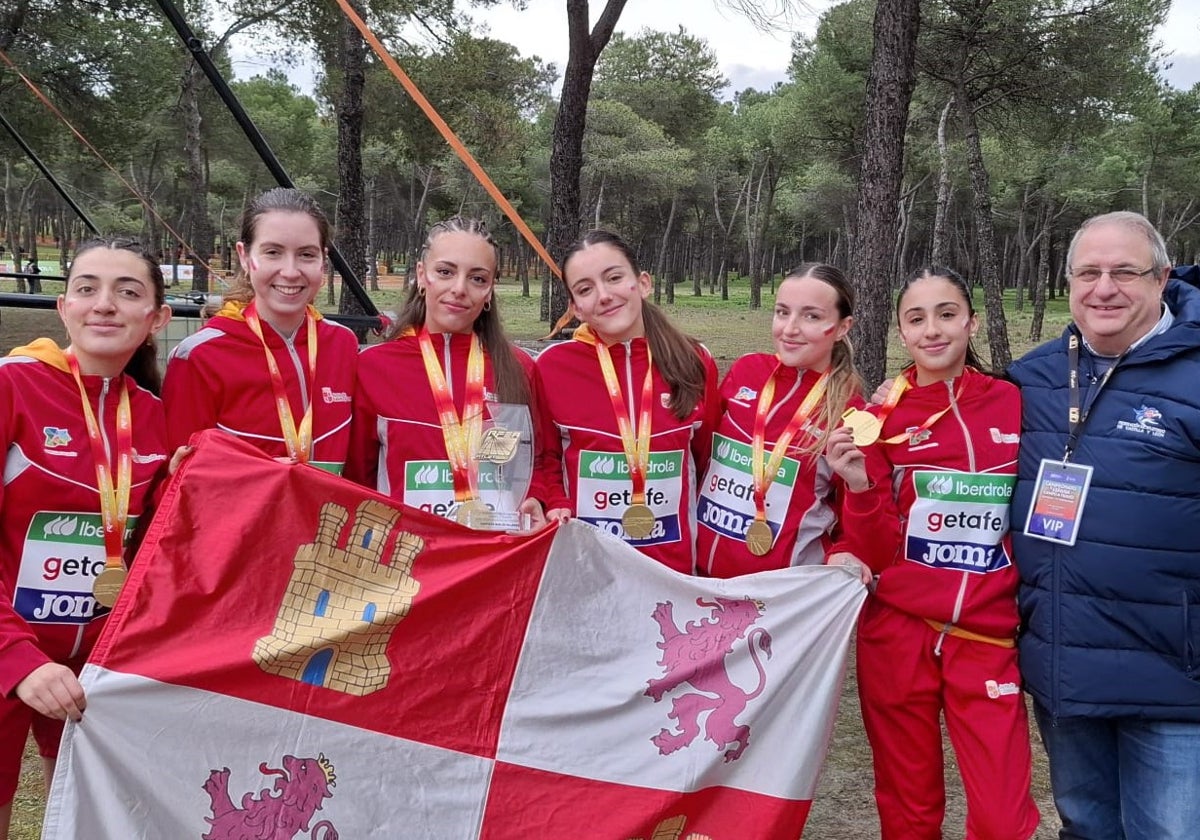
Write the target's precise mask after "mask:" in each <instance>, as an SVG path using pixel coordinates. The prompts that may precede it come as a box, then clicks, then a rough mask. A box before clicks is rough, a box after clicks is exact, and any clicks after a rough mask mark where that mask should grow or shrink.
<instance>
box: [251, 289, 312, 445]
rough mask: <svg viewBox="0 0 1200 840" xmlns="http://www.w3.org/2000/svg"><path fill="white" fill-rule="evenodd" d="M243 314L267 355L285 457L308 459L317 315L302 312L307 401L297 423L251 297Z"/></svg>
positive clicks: (310, 439)
mask: <svg viewBox="0 0 1200 840" xmlns="http://www.w3.org/2000/svg"><path fill="white" fill-rule="evenodd" d="M244 317H245V319H246V324H247V325H248V326H249V327H250V331H251V332H252V333H254V334H255V335H256V336H258V341H259V343H260V344H262V349H263V354H264V355H266V357H267V369H268V370H269V371H270V372H271V390H272V391H273V392H274V394H275V410H276V411H277V412H278V413H279V428H280V429H281V430H282V431H283V441H284V443H285V444H286V445H287V452H288V457H289V458H291V459H292V460H293V461H299V462H300V463H308V459H309V457H310V456H311V455H312V448H313V431H312V427H313V401H314V399H315V395H314V394H313V389H314V388H316V384H317V319H316V318H314V317H313V316H312V313H311V312H305V313H304V322H305V324H306V325H307V327H308V405H307V406H305V408H304V417H303V418H301V420H300V425H299V426H297V425H296V422H295V419H294V416H293V415H292V405H291V403H290V402H288V396H287V391H286V390H285V389H284V387H283V374H281V373H280V372H279V365H278V364H276V362H275V354H274V353H272V352H271V348H270V347H268V346H267V340H266V339H265V338H263V329H262V323H261V322H260V321H259V317H258V310H257V308H255V306H254V302H253V301H251V302H250V304H249V305H248V306H247V307H246V310H245V314H244Z"/></svg>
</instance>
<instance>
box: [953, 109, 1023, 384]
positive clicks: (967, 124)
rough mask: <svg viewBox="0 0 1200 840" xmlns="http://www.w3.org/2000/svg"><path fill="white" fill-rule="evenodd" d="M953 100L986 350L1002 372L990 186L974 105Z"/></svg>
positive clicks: (1004, 345) (1000, 295) (1004, 360)
mask: <svg viewBox="0 0 1200 840" xmlns="http://www.w3.org/2000/svg"><path fill="white" fill-rule="evenodd" d="M957 100H958V102H959V111H960V112H961V113H962V118H963V135H964V139H965V140H966V146H967V169H968V170H969V171H970V173H971V192H972V201H971V208H972V210H973V211H974V212H973V215H974V217H975V240H976V243H975V244H976V252H977V253H978V254H979V279H980V280H981V281H982V283H983V298H984V304H985V306H984V308H985V311H986V312H987V331H988V349H989V350H990V351H991V365H992V369H993V370H998V371H999V370H1006V369H1007V368H1008V366H1009V364H1010V363H1011V362H1012V351H1011V349H1010V348H1009V344H1008V323H1007V320H1006V318H1005V316H1004V288H1003V283H1002V281H1001V278H1000V269H999V267H998V266H997V259H996V228H995V223H994V222H993V220H992V196H991V183H990V179H989V177H988V171H987V166H986V165H985V163H984V160H983V146H982V144H981V143H980V141H979V126H978V124H977V123H976V122H975V103H973V102H972V101H971V100H970V98H969V97H967V96H966V95H965V92H964V91H963V90H962V89H960V90H959V92H958V96H957Z"/></svg>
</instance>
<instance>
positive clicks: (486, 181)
mask: <svg viewBox="0 0 1200 840" xmlns="http://www.w3.org/2000/svg"><path fill="white" fill-rule="evenodd" d="M337 4H338V5H339V6H341V8H342V12H343V13H344V14H345V15H346V17H347V18H348V19H349V21H350V22H351V23H353V24H354V26H355V28H357V29H358V31H359V32H360V33H361V34H362V36H363V39H364V40H366V42H367V43H368V44H370V45H371V49H372V50H374V51H375V54H376V55H377V56H379V60H380V61H382V62H383V63H384V66H386V67H387V68H388V69H389V70H391V71H392V75H393V76H395V77H396V81H398V82H400V84H401V85H403V86H404V89H405V90H406V91H408V95H409V96H411V97H412V98H413V101H414V102H416V103H417V105H419V106H420V107H421V110H422V111H424V112H425V116H427V117H429V121H430V122H431V123H433V125H434V128H436V129H437V130H438V132H439V133H440V134H441V135H442V137H444V138H445V140H446V142H447V143H449V144H450V148H451V149H453V150H454V153H455V154H456V155H458V157H459V160H461V161H462V162H463V163H464V164H465V165H466V167H467V169H469V170H471V174H472V175H474V176H475V178H476V180H478V181H479V183H480V184H481V185H483V188H484V189H485V190H487V193H488V195H490V196H491V197H492V200H493V201H495V202H496V204H497V206H499V208H500V209H501V210H502V211H504V215H505V216H507V217H508V220H509V221H510V222H512V223H513V226H514V227H516V229H517V230H518V231H520V232H521V235H522V236H523V237H525V241H526V242H528V243H529V244H530V245H531V246H532V247H533V250H534V251H536V252H537V255H538V256H539V257H541V258H542V261H543V262H544V263H546V265H548V266H549V267H550V270H551V271H553V272H554V276H555V277H562V272H560V271H559V269H558V263H556V262H555V261H554V259H553V258H552V257H551V256H550V253H549V252H548V251H547V250H546V248H545V246H544V245H542V242H541V240H540V239H538V238H537V234H535V233H534V232H533V231H532V230H530V229H529V225H527V224H525V220H524V219H522V218H521V214H520V213H518V212H517V209H516V208H515V207H513V206H512V204H511V203H510V202H509V200H508V199H507V198H505V197H504V193H502V192H500V188H499V187H497V186H496V184H495V183H494V182H493V181H492V179H491V178H490V177H489V176H488V174H487V172H485V171H484V169H483V167H482V166H480V165H479V162H478V161H477V160H475V157H474V155H472V154H471V152H470V151H469V150H468V149H467V147H466V146H464V145H463V143H462V141H461V140H459V139H458V135H457V134H455V133H454V130H453V129H452V128H450V126H449V125H447V123H446V121H445V120H444V119H442V115H441V114H439V113H438V112H437V109H435V108H434V107H433V106H432V105H431V104H429V100H428V99H426V98H425V95H424V94H423V93H421V90H420V88H418V87H417V85H416V83H414V82H413V80H412V79H411V78H409V76H408V74H407V73H405V72H404V71H403V70H402V69H401V68H400V65H399V64H398V63H397V62H396V59H394V58H392V54H391V53H389V52H388V51H387V48H386V47H385V46H384V45H383V43H382V42H381V41H380V40H379V38H377V37H376V36H375V33H374V32H372V31H371V29H370V28H369V27H368V26H367V25H366V23H364V22H363V19H362V18H361V17H359V15H358V12H356V11H354V8H353V7H352V6H351V5H350V4H349V3H348V2H347V0H337Z"/></svg>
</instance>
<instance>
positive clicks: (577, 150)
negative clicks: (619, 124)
mask: <svg viewBox="0 0 1200 840" xmlns="http://www.w3.org/2000/svg"><path fill="white" fill-rule="evenodd" d="M625 2H626V0H608V2H607V3H605V5H604V11H603V12H601V13H600V17H599V19H598V20H597V21H596V25H595V27H594V28H592V29H591V31H589V30H588V26H589V19H588V0H567V29H568V33H569V44H570V46H569V51H568V58H567V68H566V71H565V72H564V74H563V86H562V97H561V98H560V100H559V105H558V113H557V115H556V116H555V118H554V134H553V139H552V141H551V147H550V223H549V225H548V226H547V228H546V247H547V249H548V250H549V251H550V256H551V257H553V258H554V260H555V261H556V262H558V263H559V264H560V265H561V263H562V258H563V255H564V254H565V253H566V251H567V248H569V247H570V246H571V243H572V242H574V240H575V238H576V237H577V236H578V235H579V229H580V221H581V219H580V204H579V200H580V199H579V178H580V174H581V173H582V172H583V132H584V129H585V127H586V125H587V104H588V97H589V95H590V94H591V90H592V75H593V74H594V73H595V70H596V61H597V60H598V59H599V58H600V52H601V51H602V50H603V49H604V47H605V46H606V45H607V44H608V41H609V38H611V37H612V32H613V27H615V26H616V24H617V20H618V19H619V18H620V17H621V12H622V10H623V9H624V8H625ZM548 304H549V305H548V307H547V308H544V309H543V311H544V312H545V313H546V315H547V317H548V319H549V320H550V322H551V323H553V322H556V321H557V320H558V319H559V318H560V317H562V315H563V313H565V312H566V311H567V294H566V289H565V288H564V287H563V285H562V284H561V283H551V284H550V287H549V289H548Z"/></svg>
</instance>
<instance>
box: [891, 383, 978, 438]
mask: <svg viewBox="0 0 1200 840" xmlns="http://www.w3.org/2000/svg"><path fill="white" fill-rule="evenodd" d="M908 374H909V371H907V370H904V371H901V372H900V375H899V376H897V377H896V378H895V380H894V381H893V382H892V387H891V388H890V389H889V390H888V395H887V397H886V398H885V399H884V401H883V405H882V406H880V408H879V414H878V417H879V425H880V427H881V428H882V426H883V423H884V421H885V420H887V418H888V415H890V414H891V413H892V410H893V409H894V408H895V407H896V406H897V405H898V404H899V403H900V398H901V397H903V396H904V393H905V392H906V391H907V390H908V389H909V388H911V387H912V382H911V381H910V380H909V378H908ZM961 393H962V377H959V387H958V392H957V393H955V395H954V399H958V397H959V395H961ZM953 405H954V401H953V400H951V402H950V404H949V405H947V406H946V407H945V408H943V409H942V410H941V411H935V412H934V413H933V414H931V415H929V416H928V417H926V418H925V422H924V423H922V424H921V425H919V426H909V427H908V428H907V429H905V430H904V431H903V432H902V433H901V434H898V435H892V436H891V437H890V438H884V440H883V442H884V443H886V444H896V443H903V442H904V441H906V440H909V439H910V438H912V436H913V435H917V434H920V433H921V432H923V431H925V430H926V429H928V428H931V427H932V426H933V424H934V423H936V422H937V421H939V420H941V419H942V417H943V416H944V415H945V414H946V412H947V411H949V410H950V408H951V407H952V406H953Z"/></svg>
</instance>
